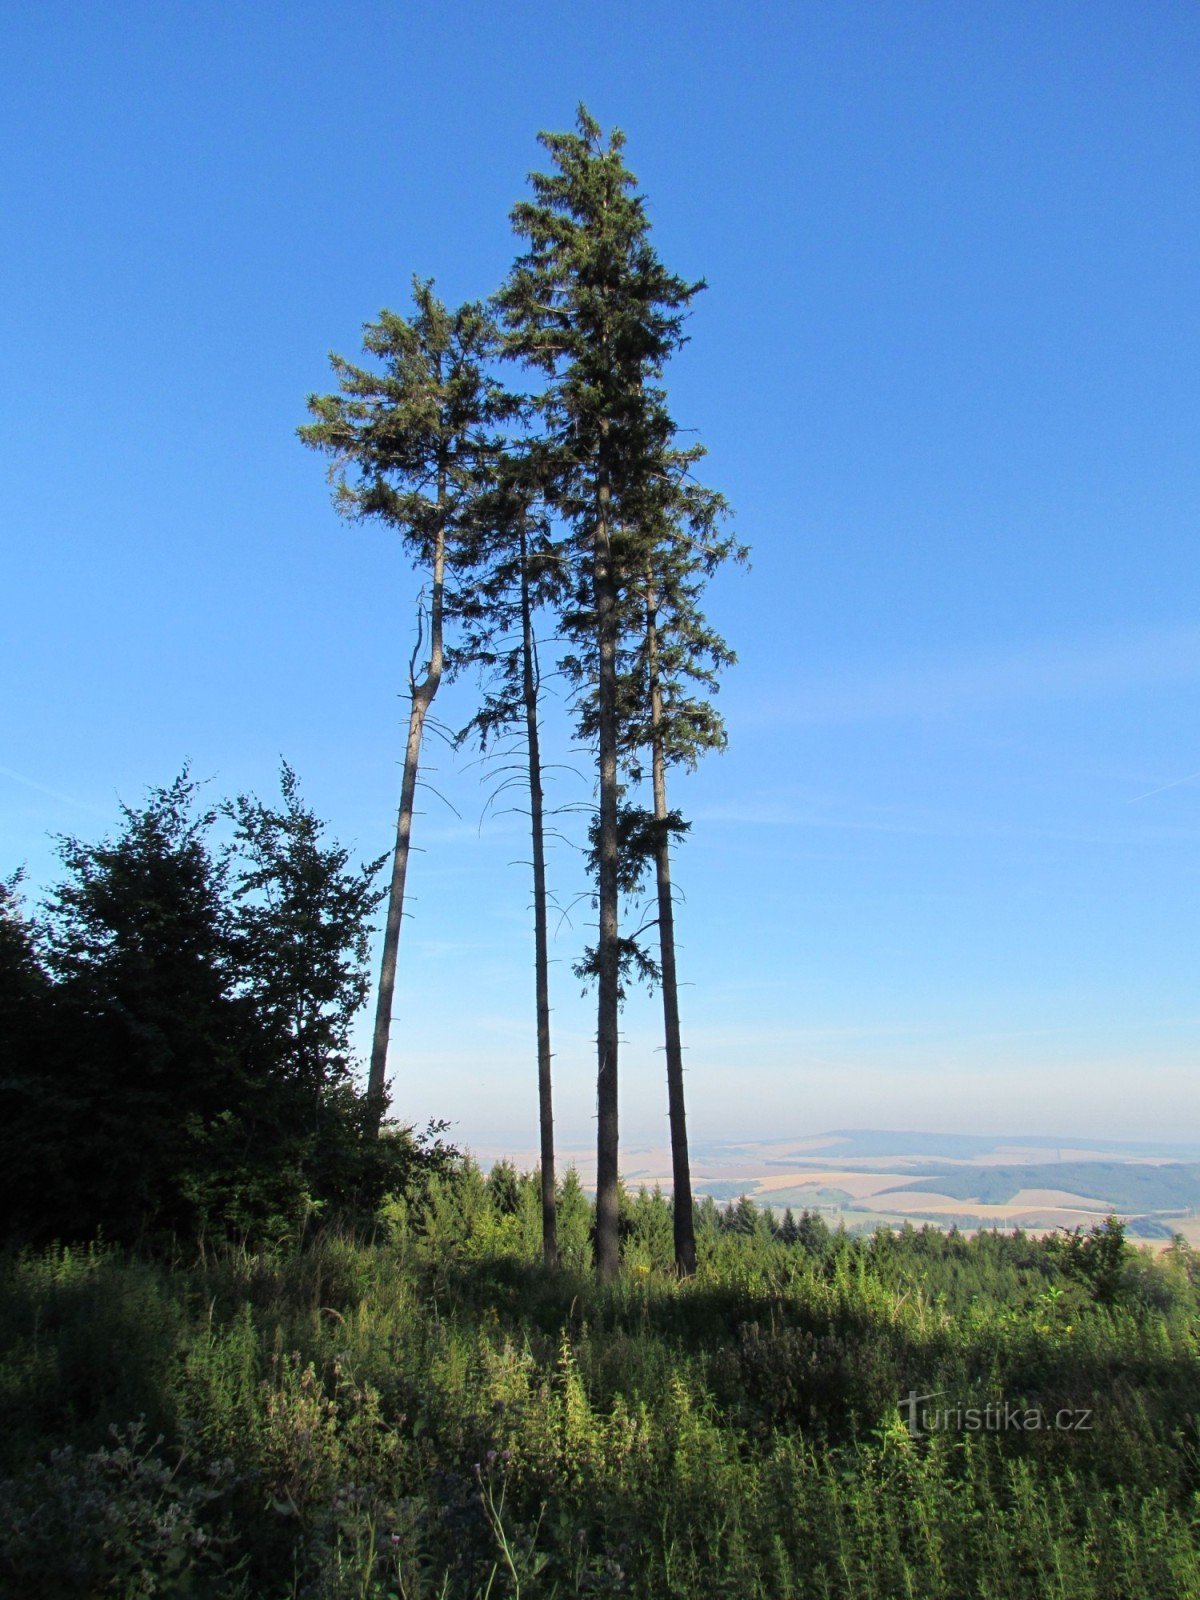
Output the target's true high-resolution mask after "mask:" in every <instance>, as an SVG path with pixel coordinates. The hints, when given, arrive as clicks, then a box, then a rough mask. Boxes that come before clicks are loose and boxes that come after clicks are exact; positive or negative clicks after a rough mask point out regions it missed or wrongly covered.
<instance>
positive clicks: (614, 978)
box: [593, 424, 620, 1281]
mask: <svg viewBox="0 0 1200 1600" xmlns="http://www.w3.org/2000/svg"><path fill="white" fill-rule="evenodd" d="M606 432H607V425H606V424H604V425H602V434H601V454H600V461H599V464H598V471H597V477H596V482H597V490H596V527H595V534H594V545H593V581H594V592H595V604H596V634H597V644H598V647H599V649H598V653H599V696H598V704H599V717H598V721H599V730H598V731H599V744H600V860H599V875H598V876H599V881H598V884H597V890H598V899H599V910H600V930H599V944H598V952H597V953H598V966H599V972H598V979H599V981H598V984H597V988H598V991H599V992H598V998H597V1007H596V1010H597V1017H596V1063H597V1064H596V1272H597V1275H598V1276H599V1277H600V1279H601V1280H602V1281H608V1280H611V1279H613V1278H615V1277H616V1275H617V1272H618V1270H619V1268H620V1240H619V1233H618V1194H617V1185H618V1167H617V1161H618V1153H617V1152H618V1125H617V1037H618V1036H617V1028H618V1009H619V984H620V966H619V960H620V951H619V945H618V904H617V893H618V889H617V594H616V581H615V577H614V574H613V569H612V549H611V542H610V516H611V498H612V497H611V489H610V483H609V473H608V463H607V461H606V459H605V458H606V456H607V449H606V443H607V441H606V439H605V437H604V435H605V434H606Z"/></svg>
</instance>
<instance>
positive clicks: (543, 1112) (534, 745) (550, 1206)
mask: <svg viewBox="0 0 1200 1600" xmlns="http://www.w3.org/2000/svg"><path fill="white" fill-rule="evenodd" d="M521 679H522V690H523V693H524V699H525V733H526V738H527V740H528V744H529V822H530V830H531V832H532V834H533V965H534V977H535V984H536V988H537V1055H538V1122H539V1127H540V1130H541V1139H542V1257H543V1259H544V1260H545V1263H546V1265H547V1266H548V1267H556V1266H557V1265H558V1209H557V1200H556V1197H555V1192H554V1099H553V1092H552V1087H551V1081H550V1060H551V1056H550V972H549V962H550V955H549V948H548V941H547V937H546V835H545V827H544V824H543V820H542V817H543V807H542V756H541V744H540V740H539V736H538V682H537V665H536V647H535V644H534V638H533V608H532V605H531V603H530V599H529V550H528V536H527V534H526V530H525V528H524V527H522V529H521Z"/></svg>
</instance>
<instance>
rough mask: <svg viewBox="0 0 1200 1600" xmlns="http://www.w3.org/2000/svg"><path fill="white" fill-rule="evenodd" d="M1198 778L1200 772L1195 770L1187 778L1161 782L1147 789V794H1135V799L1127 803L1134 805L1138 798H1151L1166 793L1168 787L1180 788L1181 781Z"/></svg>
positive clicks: (1188, 781)
mask: <svg viewBox="0 0 1200 1600" xmlns="http://www.w3.org/2000/svg"><path fill="white" fill-rule="evenodd" d="M1197 778H1200V772H1193V773H1192V774H1191V775H1190V776H1189V777H1186V778H1176V779H1175V780H1174V782H1172V783H1163V784H1160V785H1159V787H1158V788H1157V789H1147V790H1146V792H1145V794H1135V795H1134V797H1133V799H1132V800H1128V801H1127V802H1126V804H1127V805H1133V804H1134V803H1135V801H1138V800H1149V799H1150V797H1151V796H1152V795H1156V794H1166V792H1167V790H1168V789H1178V788H1179V786H1180V784H1181V783H1195V781H1196V779H1197Z"/></svg>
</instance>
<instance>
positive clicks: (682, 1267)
mask: <svg viewBox="0 0 1200 1600" xmlns="http://www.w3.org/2000/svg"><path fill="white" fill-rule="evenodd" d="M646 659H647V668H648V672H649V678H650V741H651V744H650V748H651V762H652V771H653V782H654V818H655V821H656V822H658V823H659V824H660V825H662V824H665V823H666V819H667V764H666V757H665V753H664V750H663V710H662V686H661V684H660V682H659V676H658V626H657V622H656V610H655V600H654V587H653V581H652V580H648V581H647V585H646ZM654 868H655V876H656V878H657V885H658V941H659V965H660V967H661V970H662V997H663V1024H664V1032H665V1038H666V1047H667V1108H668V1113H669V1116H670V1123H671V1172H672V1176H673V1180H674V1202H673V1210H674V1217H675V1268H676V1271H677V1272H678V1273H679V1274H680V1276H681V1277H685V1278H690V1277H691V1275H692V1274H693V1273H694V1272H695V1270H696V1228H695V1219H694V1217H693V1213H692V1169H691V1164H690V1162H689V1160H688V1141H687V1111H686V1108H685V1105H684V1095H683V1044H682V1042H681V1039H680V1033H679V983H678V980H677V978H676V973H675V903H674V901H673V900H672V898H671V840H670V836H669V834H668V833H667V830H666V827H665V826H660V831H659V833H658V837H657V840H656V842H655V850H654Z"/></svg>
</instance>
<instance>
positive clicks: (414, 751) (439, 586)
mask: <svg viewBox="0 0 1200 1600" xmlns="http://www.w3.org/2000/svg"><path fill="white" fill-rule="evenodd" d="M445 492H446V491H445V477H444V474H443V475H442V478H441V481H440V482H439V486H438V499H439V502H444V500H445ZM445 577H446V539H445V533H444V531H443V530H441V529H439V530H438V534H437V539H436V543H435V545H434V556H433V597H432V601H431V604H430V608H429V662H428V665H427V667H426V670H425V676H424V678H423V679H422V680H421V682H420V683H418V682H417V676H416V667H417V654H418V653H419V651H420V648H421V640H420V634H419V633H418V637H417V648H416V650H415V651H414V652H413V661H412V665H411V666H410V668H409V682H410V684H411V686H412V711H411V712H410V714H409V719H408V743H407V745H406V746H405V749H404V778H403V781H402V783H401V785H400V813H399V816H398V817H397V820H396V850H395V854H394V855H393V857H392V881H391V884H390V886H389V888H388V909H387V922H386V924H385V926H384V931H383V961H382V964H381V966H380V971H379V996H378V999H377V1000H376V1003H375V1033H374V1037H373V1038H372V1041H371V1067H370V1072H369V1075H368V1078H367V1095H368V1097H369V1098H370V1100H371V1102H372V1106H373V1113H372V1114H373V1116H374V1119H375V1127H376V1130H377V1131H378V1127H379V1123H380V1121H381V1120H382V1117H383V1108H384V1096H385V1094H386V1091H387V1053H388V1035H389V1033H390V1032H391V1026H392V995H393V993H394V991H395V987H396V955H397V952H398V950H399V948H400V922H401V919H402V918H403V916H404V880H405V877H406V875H407V873H408V851H409V841H410V839H411V837H412V817H413V801H414V798H415V796H416V792H417V769H418V767H419V765H420V760H421V736H422V734H423V733H424V730H425V718H426V716H427V715H428V712H429V707H430V706H431V705H432V704H433V697H434V696H435V695H436V694H437V692H438V686H439V684H440V683H441V681H442V666H443V661H444V657H443V645H442V607H443V597H444V591H445ZM418 626H419V624H418Z"/></svg>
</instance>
